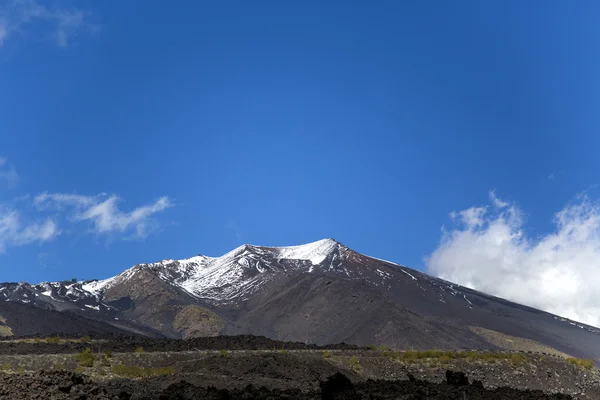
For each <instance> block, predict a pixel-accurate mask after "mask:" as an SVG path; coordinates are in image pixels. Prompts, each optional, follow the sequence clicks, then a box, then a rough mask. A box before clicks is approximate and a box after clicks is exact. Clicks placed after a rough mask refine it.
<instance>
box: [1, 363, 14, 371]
mask: <svg viewBox="0 0 600 400" xmlns="http://www.w3.org/2000/svg"><path fill="white" fill-rule="evenodd" d="M11 369H12V365H10V364H9V363H6V364H2V371H10V370H11Z"/></svg>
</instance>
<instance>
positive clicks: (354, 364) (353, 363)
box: [350, 356, 360, 372]
mask: <svg viewBox="0 0 600 400" xmlns="http://www.w3.org/2000/svg"><path fill="white" fill-rule="evenodd" d="M350 366H351V367H352V369H353V370H354V371H356V372H358V371H360V362H359V361H358V357H356V356H352V357H350Z"/></svg>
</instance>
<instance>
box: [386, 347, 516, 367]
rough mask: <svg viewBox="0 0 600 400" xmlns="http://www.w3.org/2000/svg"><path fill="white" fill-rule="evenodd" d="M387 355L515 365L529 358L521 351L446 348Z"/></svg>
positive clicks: (404, 358) (399, 357) (402, 358)
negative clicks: (447, 349)
mask: <svg viewBox="0 0 600 400" xmlns="http://www.w3.org/2000/svg"><path fill="white" fill-rule="evenodd" d="M386 354H387V356H388V357H390V358H392V359H395V360H399V361H406V362H419V361H421V360H436V361H439V362H442V363H448V362H450V361H451V360H459V359H463V360H467V361H483V362H487V363H495V362H499V361H504V360H506V361H511V362H512V363H513V364H515V365H520V364H522V363H523V362H525V361H526V360H527V357H526V356H525V355H524V354H521V353H504V352H491V351H446V350H422V351H412V350H411V351H389V352H386Z"/></svg>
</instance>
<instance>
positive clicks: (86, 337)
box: [79, 336, 92, 343]
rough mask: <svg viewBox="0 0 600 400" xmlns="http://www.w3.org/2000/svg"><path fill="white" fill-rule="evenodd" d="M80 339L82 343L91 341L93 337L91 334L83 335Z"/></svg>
mask: <svg viewBox="0 0 600 400" xmlns="http://www.w3.org/2000/svg"><path fill="white" fill-rule="evenodd" d="M79 341H80V342H81V343H90V342H91V341H92V339H91V338H90V337H89V336H82V337H81V338H79Z"/></svg>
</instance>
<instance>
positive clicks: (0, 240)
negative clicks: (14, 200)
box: [0, 208, 60, 253]
mask: <svg viewBox="0 0 600 400" xmlns="http://www.w3.org/2000/svg"><path fill="white" fill-rule="evenodd" d="M59 234H60V231H59V230H58V227H57V225H56V223H55V222H54V221H53V220H52V219H50V218H47V219H45V220H43V221H41V222H29V223H27V222H24V221H23V218H22V217H21V215H20V214H19V212H18V211H16V210H12V209H7V208H2V209H0V253H4V252H5V251H6V248H7V247H14V246H23V245H26V244H30V243H36V242H38V243H41V242H47V241H50V240H52V239H54V238H55V237H56V236H58V235H59Z"/></svg>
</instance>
